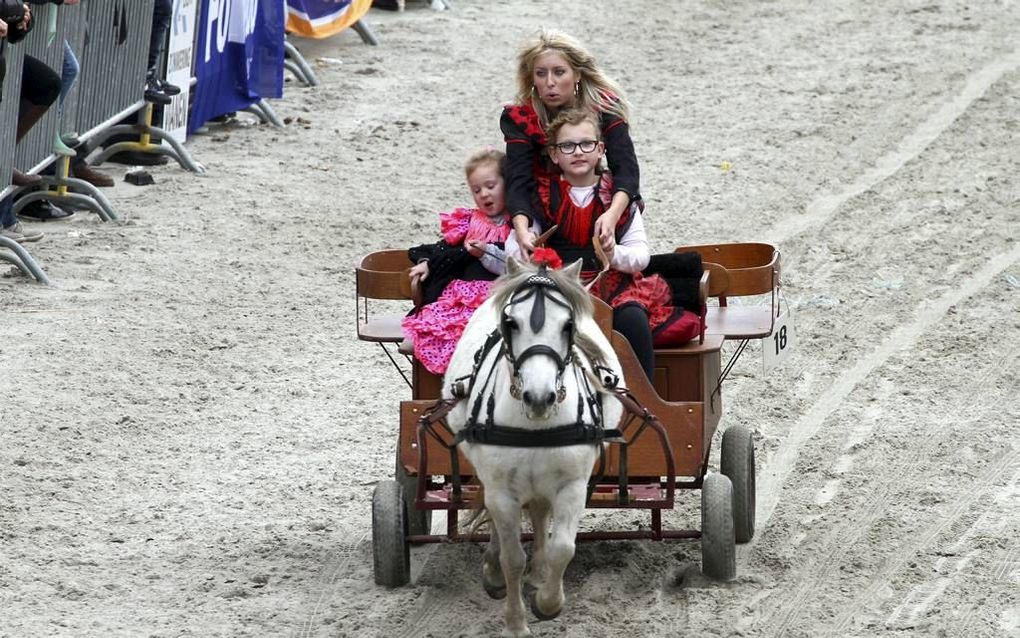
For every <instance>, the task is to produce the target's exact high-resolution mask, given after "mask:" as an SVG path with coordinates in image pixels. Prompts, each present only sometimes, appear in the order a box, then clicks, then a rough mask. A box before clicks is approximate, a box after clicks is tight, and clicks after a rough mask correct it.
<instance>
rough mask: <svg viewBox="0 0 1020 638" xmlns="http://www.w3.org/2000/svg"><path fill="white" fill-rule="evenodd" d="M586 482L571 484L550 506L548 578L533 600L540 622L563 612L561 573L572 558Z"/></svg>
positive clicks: (532, 603)
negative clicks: (550, 527)
mask: <svg viewBox="0 0 1020 638" xmlns="http://www.w3.org/2000/svg"><path fill="white" fill-rule="evenodd" d="M586 488H587V483H586V482H585V481H573V482H571V483H570V485H568V486H566V487H564V488H563V489H562V490H561V491H560V492H559V493H558V494H557V495H556V500H555V501H554V502H553V505H552V512H553V516H552V525H553V528H552V535H551V536H550V537H549V539H548V540H547V541H546V544H545V559H546V564H547V565H548V567H547V574H546V578H545V580H544V581H543V582H542V583H541V585H540V586H539V588H538V590H537V591H536V592H535V594H534V597H533V598H532V599H531V601H530V602H531V611H532V612H533V613H534V614H535V616H537V617H538V618H540V619H542V620H548V619H550V618H555V617H556V616H558V615H559V614H560V611H562V610H563V600H564V596H563V572H565V571H566V570H567V565H569V564H570V561H571V559H573V558H574V541H575V539H576V538H577V528H578V527H579V526H580V523H581V515H582V514H583V513H584V502H585V493H586V492H585V490H586Z"/></svg>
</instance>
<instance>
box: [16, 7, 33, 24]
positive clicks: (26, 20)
mask: <svg viewBox="0 0 1020 638" xmlns="http://www.w3.org/2000/svg"><path fill="white" fill-rule="evenodd" d="M22 6H23V7H25V17H24V18H23V19H22V20H21V23H20V24H18V28H19V29H21V30H22V31H28V25H29V23H31V22H32V8H31V7H29V6H28V3H27V2H25V3H24V4H22Z"/></svg>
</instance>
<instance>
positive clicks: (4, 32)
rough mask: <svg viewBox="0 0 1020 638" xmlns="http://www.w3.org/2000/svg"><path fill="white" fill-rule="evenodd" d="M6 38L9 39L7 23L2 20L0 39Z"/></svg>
mask: <svg viewBox="0 0 1020 638" xmlns="http://www.w3.org/2000/svg"><path fill="white" fill-rule="evenodd" d="M6 37H7V23H6V22H4V21H3V20H0V38H6Z"/></svg>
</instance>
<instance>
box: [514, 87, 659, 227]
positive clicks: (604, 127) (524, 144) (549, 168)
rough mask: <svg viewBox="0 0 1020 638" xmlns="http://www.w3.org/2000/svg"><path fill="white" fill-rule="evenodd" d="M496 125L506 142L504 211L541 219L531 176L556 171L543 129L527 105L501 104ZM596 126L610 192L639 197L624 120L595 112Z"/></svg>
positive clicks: (635, 165) (637, 174) (631, 145)
mask: <svg viewBox="0 0 1020 638" xmlns="http://www.w3.org/2000/svg"><path fill="white" fill-rule="evenodd" d="M499 126H500V129H502V131H503V139H504V141H505V142H506V163H505V165H504V169H503V177H504V178H505V180H506V209H507V212H509V213H510V216H511V217H513V216H514V215H518V214H522V215H526V216H527V217H528V219H530V220H537V219H541V215H542V206H541V202H539V201H538V200H537V199H536V197H535V194H536V191H535V178H536V177H540V176H546V177H548V176H550V175H552V174H554V173H555V172H556V170H555V165H554V164H553V163H552V160H550V159H549V154H548V149H547V145H548V138H547V137H546V134H545V129H543V128H542V123H541V122H540V121H539V119H538V114H537V113H535V109H534V108H532V106H531V105H530V104H512V105H508V106H506V107H504V108H503V114H502V116H501V117H500V121H499ZM599 128H600V129H601V133H602V141H603V142H604V143H605V145H606V162H607V163H608V165H609V172H610V173H612V174H613V191H612V192H613V193H615V192H617V191H623V192H625V193H627V195H628V196H629V197H630V201H631V203H633V202H636V201H638V200H640V199H641V195H640V194H639V192H638V185H639V182H640V172H639V170H638V161H637V156H636V155H635V154H634V142H633V141H632V140H631V139H630V127H629V126H628V125H627V121H626V120H624V119H623V118H621V117H619V116H618V115H614V114H612V113H604V112H603V113H600V114H599Z"/></svg>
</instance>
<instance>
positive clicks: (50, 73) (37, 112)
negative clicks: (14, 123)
mask: <svg viewBox="0 0 1020 638" xmlns="http://www.w3.org/2000/svg"><path fill="white" fill-rule="evenodd" d="M59 96H60V76H59V75H57V73H56V71H54V70H53V69H51V68H50V67H48V66H46V65H45V64H43V63H42V62H40V61H39V60H37V59H36V58H33V57H32V56H30V55H26V56H25V62H24V65H23V66H22V74H21V108H20V109H18V134H17V141H18V142H20V141H21V140H22V138H24V137H25V134H26V133H28V132H29V131H30V130H31V129H32V127H33V126H35V123H36V122H38V121H39V119H40V118H42V116H43V115H44V114H45V113H46V111H47V110H49V108H50V105H52V104H53V103H54V102H55V101H56V100H57V97H59Z"/></svg>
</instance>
